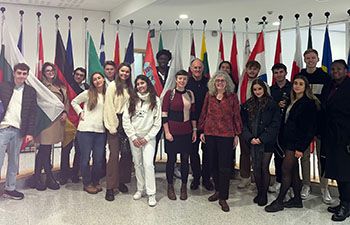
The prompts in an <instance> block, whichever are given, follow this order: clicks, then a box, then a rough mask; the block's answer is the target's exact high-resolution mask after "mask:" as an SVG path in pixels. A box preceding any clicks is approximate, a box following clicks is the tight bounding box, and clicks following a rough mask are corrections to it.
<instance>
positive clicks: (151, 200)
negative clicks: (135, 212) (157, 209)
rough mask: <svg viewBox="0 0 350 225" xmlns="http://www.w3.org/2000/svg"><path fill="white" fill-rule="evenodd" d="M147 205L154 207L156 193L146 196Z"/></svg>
mask: <svg viewBox="0 0 350 225" xmlns="http://www.w3.org/2000/svg"><path fill="white" fill-rule="evenodd" d="M148 205H149V206H151V207H154V206H156V205H157V200H156V195H149V196H148Z"/></svg>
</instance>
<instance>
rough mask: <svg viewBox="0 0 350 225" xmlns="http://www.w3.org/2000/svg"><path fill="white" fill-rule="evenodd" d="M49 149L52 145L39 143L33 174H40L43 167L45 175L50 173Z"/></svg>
mask: <svg viewBox="0 0 350 225" xmlns="http://www.w3.org/2000/svg"><path fill="white" fill-rule="evenodd" d="M51 149H52V145H40V146H39V148H38V153H37V154H36V156H35V171H34V173H35V175H36V176H37V177H39V176H40V174H41V170H42V169H44V170H45V173H46V174H47V175H51V173H52V172H51V169H52V165H51Z"/></svg>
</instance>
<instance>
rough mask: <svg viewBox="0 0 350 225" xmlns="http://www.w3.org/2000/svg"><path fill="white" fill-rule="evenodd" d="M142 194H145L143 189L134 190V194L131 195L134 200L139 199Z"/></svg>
mask: <svg viewBox="0 0 350 225" xmlns="http://www.w3.org/2000/svg"><path fill="white" fill-rule="evenodd" d="M143 196H145V193H144V192H143V191H136V192H135V194H134V195H133V196H132V198H133V199H134V200H139V199H141V198H142V197H143Z"/></svg>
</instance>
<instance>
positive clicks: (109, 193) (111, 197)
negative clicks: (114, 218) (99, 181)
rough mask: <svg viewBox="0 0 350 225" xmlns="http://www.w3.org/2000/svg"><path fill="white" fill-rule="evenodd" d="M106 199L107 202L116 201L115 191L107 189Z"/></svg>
mask: <svg viewBox="0 0 350 225" xmlns="http://www.w3.org/2000/svg"><path fill="white" fill-rule="evenodd" d="M105 199H106V200H107V201H110V202H111V201H114V191H113V189H107V191H106V196H105Z"/></svg>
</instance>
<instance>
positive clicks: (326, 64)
mask: <svg viewBox="0 0 350 225" xmlns="http://www.w3.org/2000/svg"><path fill="white" fill-rule="evenodd" d="M331 64H332V50H331V41H330V39H329V33H328V23H327V25H326V31H325V34H324V42H323V54H322V70H323V71H324V72H326V73H330V72H331Z"/></svg>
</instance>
